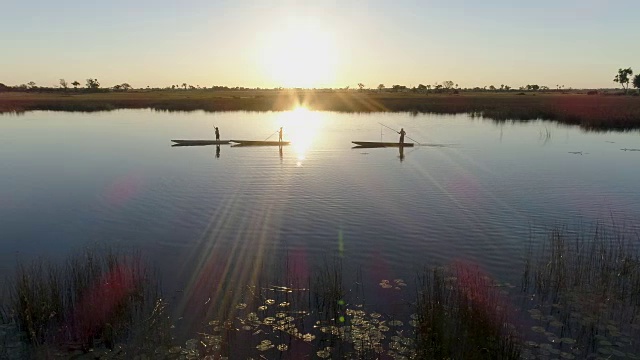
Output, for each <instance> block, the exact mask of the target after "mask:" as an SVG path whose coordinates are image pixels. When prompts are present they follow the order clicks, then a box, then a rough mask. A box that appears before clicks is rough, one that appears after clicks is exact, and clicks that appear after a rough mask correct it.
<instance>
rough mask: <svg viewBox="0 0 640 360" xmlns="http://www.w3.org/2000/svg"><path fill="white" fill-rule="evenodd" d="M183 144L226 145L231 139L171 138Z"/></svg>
mask: <svg viewBox="0 0 640 360" xmlns="http://www.w3.org/2000/svg"><path fill="white" fill-rule="evenodd" d="M171 141H173V142H174V143H176V144H177V145H181V146H202V145H225V144H229V143H230V142H231V140H171Z"/></svg>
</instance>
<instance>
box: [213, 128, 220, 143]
mask: <svg viewBox="0 0 640 360" xmlns="http://www.w3.org/2000/svg"><path fill="white" fill-rule="evenodd" d="M214 128H215V129H216V141H217V140H220V130H218V127H217V126H214Z"/></svg>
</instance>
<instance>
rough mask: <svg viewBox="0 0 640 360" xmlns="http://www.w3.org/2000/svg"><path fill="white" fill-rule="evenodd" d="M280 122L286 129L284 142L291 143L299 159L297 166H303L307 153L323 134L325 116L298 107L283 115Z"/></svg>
mask: <svg viewBox="0 0 640 360" xmlns="http://www.w3.org/2000/svg"><path fill="white" fill-rule="evenodd" d="M278 120H279V122H280V126H282V127H283V129H284V136H283V137H284V140H288V141H291V148H292V149H293V151H294V152H295V154H296V158H297V163H296V164H297V165H298V166H302V162H303V161H304V160H305V159H306V156H307V151H308V150H309V148H311V145H312V144H313V142H314V141H315V140H316V138H318V137H319V136H320V135H321V134H322V130H323V128H324V122H325V121H324V117H323V115H322V114H321V113H320V112H316V111H309V110H308V109H306V108H304V107H298V108H296V109H294V110H293V111H289V112H284V113H282V114H281V115H280V116H279V118H278Z"/></svg>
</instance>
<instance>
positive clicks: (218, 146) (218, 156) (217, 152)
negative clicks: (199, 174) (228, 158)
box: [216, 145, 220, 159]
mask: <svg viewBox="0 0 640 360" xmlns="http://www.w3.org/2000/svg"><path fill="white" fill-rule="evenodd" d="M219 158H220V145H216V159H219Z"/></svg>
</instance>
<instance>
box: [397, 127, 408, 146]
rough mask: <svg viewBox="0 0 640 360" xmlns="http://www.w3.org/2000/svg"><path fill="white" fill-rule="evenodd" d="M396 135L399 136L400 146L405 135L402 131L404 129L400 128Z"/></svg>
mask: <svg viewBox="0 0 640 360" xmlns="http://www.w3.org/2000/svg"><path fill="white" fill-rule="evenodd" d="M396 132H397V133H398V134H400V144H401V145H402V144H404V136H405V135H406V134H407V132H406V131H404V128H400V131H396Z"/></svg>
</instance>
